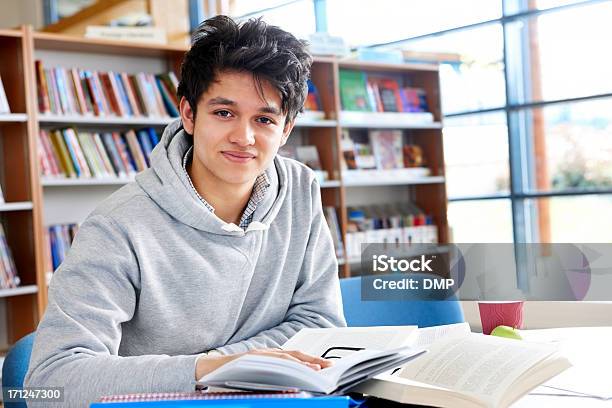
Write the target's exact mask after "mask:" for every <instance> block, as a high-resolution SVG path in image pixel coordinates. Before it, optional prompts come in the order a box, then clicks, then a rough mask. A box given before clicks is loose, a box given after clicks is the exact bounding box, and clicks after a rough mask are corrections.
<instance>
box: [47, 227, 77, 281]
mask: <svg viewBox="0 0 612 408" xmlns="http://www.w3.org/2000/svg"><path fill="white" fill-rule="evenodd" d="M78 230H79V226H78V224H56V225H50V226H49V227H47V228H46V231H45V232H46V234H45V238H46V240H47V242H46V243H47V248H48V252H47V256H48V258H47V260H45V264H46V265H47V268H48V271H50V272H52V271H55V270H56V269H57V268H58V267H59V266H60V265H61V263H62V262H63V261H64V259H65V258H66V255H67V254H68V250H69V249H70V246H71V245H72V241H73V240H74V237H75V236H76V233H77V232H78Z"/></svg>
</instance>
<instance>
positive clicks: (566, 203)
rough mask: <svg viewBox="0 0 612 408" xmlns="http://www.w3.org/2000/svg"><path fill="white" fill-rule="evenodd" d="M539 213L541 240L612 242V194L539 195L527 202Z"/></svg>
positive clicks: (538, 228)
mask: <svg viewBox="0 0 612 408" xmlns="http://www.w3.org/2000/svg"><path fill="white" fill-rule="evenodd" d="M527 205H528V206H529V207H531V209H532V211H533V212H535V213H536V215H537V218H536V219H537V220H538V223H537V225H536V230H535V233H536V234H537V238H538V241H540V242H556V243H566V242H567V243H570V242H571V243H610V242H612V217H610V216H609V214H612V195H611V194H606V195H604V194H591V195H582V196H573V197H551V198H537V199H530V200H528V201H527Z"/></svg>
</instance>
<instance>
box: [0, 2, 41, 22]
mask: <svg viewBox="0 0 612 408" xmlns="http://www.w3.org/2000/svg"><path fill="white" fill-rule="evenodd" d="M42 3H43V2H42V0H1V1H0V28H15V27H19V26H20V25H22V24H30V25H32V26H33V27H34V28H40V27H42V26H43V25H44V21H43V20H44V19H43V6H42Z"/></svg>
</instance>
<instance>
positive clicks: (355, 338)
mask: <svg viewBox="0 0 612 408" xmlns="http://www.w3.org/2000/svg"><path fill="white" fill-rule="evenodd" d="M416 334H417V327H416V326H376V327H338V328H318V329H302V330H300V331H299V332H298V333H297V334H296V335H295V336H293V337H292V338H290V339H289V340H288V341H287V342H286V343H285V344H283V346H282V348H283V349H284V350H300V351H302V352H304V353H308V354H312V355H316V356H323V355H325V356H326V357H328V358H329V357H332V358H341V357H345V356H348V355H350V354H351V353H352V352H354V351H357V350H354V349H372V350H392V349H396V348H399V347H403V346H409V345H411V343H412V342H414V340H415V338H416ZM326 353H327V354H326Z"/></svg>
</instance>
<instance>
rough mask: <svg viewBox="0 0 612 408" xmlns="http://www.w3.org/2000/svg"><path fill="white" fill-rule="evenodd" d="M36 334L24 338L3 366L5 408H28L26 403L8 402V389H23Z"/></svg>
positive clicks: (16, 345)
mask: <svg viewBox="0 0 612 408" xmlns="http://www.w3.org/2000/svg"><path fill="white" fill-rule="evenodd" d="M34 338H35V333H30V334H28V335H27V336H25V337H22V338H21V339H20V340H19V341H18V342H17V343H15V345H13V347H11V349H10V351H9V352H8V354H7V355H6V358H5V359H4V365H3V366H2V394H3V395H2V398H3V400H4V408H27V405H26V403H25V402H8V395H7V392H8V390H7V388H22V387H23V380H24V379H25V376H26V373H27V372H28V366H29V365H30V356H31V355H32V346H33V345H34Z"/></svg>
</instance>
